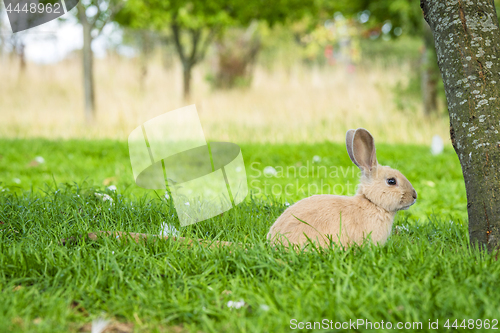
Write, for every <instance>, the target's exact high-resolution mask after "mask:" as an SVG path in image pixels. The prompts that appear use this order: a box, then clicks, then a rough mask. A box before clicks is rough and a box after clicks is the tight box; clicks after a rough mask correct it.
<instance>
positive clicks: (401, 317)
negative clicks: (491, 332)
mask: <svg viewBox="0 0 500 333" xmlns="http://www.w3.org/2000/svg"><path fill="white" fill-rule="evenodd" d="M241 148H242V152H243V157H244V159H245V164H246V172H247V175H248V182H249V187H250V189H251V194H250V195H249V196H248V198H247V200H246V201H245V202H244V203H242V204H240V205H239V206H237V207H236V208H235V209H232V210H230V211H228V212H227V213H224V214H223V215H222V216H218V217H216V218H213V219H210V220H206V221H203V222H200V223H197V224H194V225H191V226H188V227H184V228H180V226H179V223H178V219H177V216H176V212H175V209H173V206H172V202H171V200H170V199H167V198H166V197H165V196H164V193H162V192H161V191H156V192H155V191H146V190H142V189H139V188H137V187H136V185H135V184H134V182H133V178H132V173H131V168H130V162H129V160H128V151H127V145H126V143H124V142H118V141H111V140H93V141H78V140H70V141H49V140H35V139H34V140H13V139H0V155H1V156H0V176H1V178H0V181H1V184H0V186H1V187H0V221H1V224H0V290H1V294H0V295H1V296H0V297H1V301H0V327H3V328H4V329H5V328H6V330H7V331H12V332H20V331H23V332H25V331H35V332H77V331H79V330H84V331H85V330H87V331H89V330H90V326H89V323H91V322H92V321H93V320H96V319H97V318H100V317H102V318H108V319H110V320H111V321H112V322H114V323H115V328H116V329H118V328H121V329H122V331H123V332H126V331H130V332H131V331H132V330H134V331H135V332H200V331H201V332H288V331H311V329H308V327H309V326H308V324H307V322H311V325H312V327H314V322H320V323H321V324H322V325H321V327H323V328H326V326H328V327H329V329H331V331H365V330H367V331H370V329H369V326H364V325H360V326H357V327H355V326H352V325H349V327H348V328H345V326H344V328H341V327H339V326H338V325H339V323H340V325H341V323H343V322H347V323H349V321H351V323H352V322H354V321H356V320H364V321H370V322H371V323H372V324H373V325H374V329H373V331H375V328H376V327H377V325H379V326H378V327H384V329H382V328H380V329H378V330H376V331H391V330H390V329H388V328H387V325H388V323H390V324H391V325H392V326H393V327H392V328H393V329H395V328H396V327H397V325H398V323H400V322H401V323H402V325H412V326H413V328H419V331H422V332H424V331H438V330H432V329H430V328H429V323H430V322H431V323H434V324H433V325H436V323H435V322H436V321H438V323H437V325H438V327H439V331H443V330H446V328H444V327H445V326H444V325H445V324H446V323H447V320H448V319H449V320H450V321H448V325H449V327H450V328H451V329H452V330H455V328H453V327H452V326H453V325H454V324H455V327H456V328H458V329H460V330H464V328H465V329H469V328H471V327H472V326H473V327H474V328H478V327H479V324H481V325H482V327H486V320H487V319H488V320H489V322H488V325H489V327H490V328H493V326H494V325H495V323H497V322H498V319H499V318H500V297H499V296H500V295H499V291H498V281H500V263H499V262H498V261H497V260H496V259H495V257H494V255H491V254H485V253H482V252H481V251H479V250H478V249H474V248H472V247H470V246H469V244H468V233H467V219H466V218H467V215H466V199H465V189H464V185H463V178H462V175H461V170H460V165H459V163H458V159H457V157H456V156H455V153H454V152H453V151H452V150H451V149H445V151H444V152H443V154H441V155H439V156H432V155H431V154H430V152H429V148H428V147H426V146H417V145H387V144H385V145H384V144H382V145H378V146H377V148H378V150H377V152H378V154H377V157H378V160H379V162H380V163H381V164H384V165H391V166H393V167H395V168H398V169H399V170H400V171H402V172H403V174H405V175H406V176H407V178H408V179H409V180H410V182H412V184H413V185H414V187H415V189H416V190H417V192H418V195H419V198H418V200H417V203H416V204H415V205H414V206H413V207H411V208H410V209H409V210H408V211H403V212H400V213H398V215H397V218H396V221H395V227H394V229H393V235H392V236H391V237H390V239H389V241H388V242H387V244H386V245H385V246H382V247H375V246H370V245H369V244H366V245H364V246H361V247H353V248H350V249H346V250H342V249H339V248H335V249H333V248H332V249H314V248H309V249H308V250H307V251H298V250H285V249H283V248H273V247H271V246H269V245H268V244H266V242H265V235H266V232H267V230H268V229H269V227H270V225H271V224H272V223H273V222H274V220H275V219H276V218H277V216H279V214H280V213H281V212H282V211H283V210H284V209H285V208H286V207H287V205H289V204H290V203H293V201H296V200H298V199H300V198H302V197H305V196H308V195H311V194H314V193H317V192H321V189H322V188H323V192H325V191H326V190H331V191H334V192H336V193H337V194H340V193H339V192H343V194H353V192H354V188H353V187H348V186H346V184H347V182H348V181H349V182H350V183H353V184H355V183H356V175H355V173H354V172H353V169H349V168H351V167H352V164H351V162H350V161H349V158H348V156H347V154H346V151H345V147H344V146H343V145H342V144H335V143H320V144H294V145H291V144H289V145H286V144H282V145H280V144H274V145H269V144H256V143H253V144H243V145H241ZM40 157H41V158H40ZM266 167H272V168H273V170H275V171H276V172H275V173H274V172H272V173H274V175H270V174H264V172H263V170H264V169H265V168H266ZM301 167H303V168H302V169H300V168H301ZM320 167H323V168H320ZM332 167H336V168H337V169H335V168H332ZM287 168H288V169H287ZM294 168H296V170H298V171H299V170H303V171H302V173H301V174H300V175H301V177H299V178H298V179H297V178H294V177H293V174H292V173H291V172H280V171H281V170H282V169H283V170H287V171H290V170H293V169H294ZM325 168H326V169H327V170H328V171H329V172H328V173H325V172H324V170H325ZM268 170H269V168H268ZM335 170H337V171H339V170H341V171H340V172H339V173H338V174H335V173H332V172H334V171H335ZM346 170H347V171H346ZM287 184H292V185H291V186H289V187H288V188H289V189H290V190H289V192H288V193H287V195H283V191H282V190H283V189H284V188H285V186H286V185H287ZM311 184H315V185H317V186H316V187H315V186H310V185H311ZM111 185H114V186H116V190H112V189H109V188H108V187H109V186H111ZM326 185H328V186H326ZM335 185H338V186H337V187H336V186H335ZM273 191H274V192H273ZM95 193H103V194H108V195H109V196H111V198H112V199H113V201H112V202H111V201H109V200H108V201H103V200H102V197H100V196H96V195H95ZM162 223H168V224H171V225H174V226H175V227H176V228H177V229H178V230H179V233H180V235H181V236H185V237H188V238H196V239H205V240H207V241H208V242H209V241H213V240H225V241H231V242H235V243H240V244H245V245H238V244H235V245H233V246H229V247H221V248H207V247H206V246H203V245H197V244H195V245H193V246H191V247H188V246H185V245H183V244H182V243H180V242H178V241H156V242H154V241H151V240H149V241H147V242H145V243H140V244H136V243H133V242H121V241H118V240H115V239H110V238H101V239H98V240H97V241H90V240H81V241H79V242H69V243H67V244H66V245H62V244H61V243H60V239H61V238H67V237H71V236H77V235H80V234H85V233H87V232H91V231H96V230H123V231H131V232H145V233H151V234H158V233H159V231H160V225H161V224H162ZM324 319H326V321H324ZM455 319H458V320H457V321H456V322H455V323H454V321H455ZM469 319H474V320H477V319H481V320H480V321H474V322H473V323H472V322H470V321H465V322H464V320H469ZM330 321H331V322H330ZM382 321H383V322H384V324H381V322H382ZM419 322H420V323H421V325H422V326H418V325H419V324H418V323H419ZM118 323H121V325H119V324H118ZM336 323H337V329H336V328H335V324H336ZM358 323H361V322H358ZM471 323H472V324H471ZM344 325H345V324H344ZM380 325H383V326H380ZM460 325H462V327H460ZM470 325H472V326H470ZM476 325H477V326H476ZM301 327H304V328H303V329H300V328H301ZM367 327H368V329H367ZM407 327H408V326H407ZM420 327H421V329H420ZM432 327H435V326H432ZM495 327H496V328H499V327H500V326H499V324H496V326H495ZM315 328H316V329H317V330H318V331H319V326H318V324H316V326H315ZM478 330H479V329H478Z"/></svg>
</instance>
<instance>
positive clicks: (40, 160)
mask: <svg viewBox="0 0 500 333" xmlns="http://www.w3.org/2000/svg"><path fill="white" fill-rule="evenodd" d="M35 161H37V162H38V163H40V164H43V163H45V158H43V157H42V156H37V157H35Z"/></svg>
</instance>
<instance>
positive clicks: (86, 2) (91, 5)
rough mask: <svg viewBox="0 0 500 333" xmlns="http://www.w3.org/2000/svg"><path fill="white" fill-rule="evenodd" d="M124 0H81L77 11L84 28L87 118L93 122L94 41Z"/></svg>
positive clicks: (84, 79)
mask: <svg viewBox="0 0 500 333" xmlns="http://www.w3.org/2000/svg"><path fill="white" fill-rule="evenodd" d="M123 4H124V2H123V1H122V0H80V1H79V2H78V5H77V8H78V11H77V12H76V15H77V18H78V21H79V22H80V24H81V25H82V28H83V29H82V30H83V48H82V58H83V86H84V96H85V97H84V98H85V118H86V120H87V123H92V122H93V121H94V118H95V84H94V54H93V52H92V41H93V40H94V39H95V38H96V37H97V36H99V35H100V34H101V32H102V30H103V29H104V27H105V26H106V24H108V23H109V22H110V21H111V20H112V18H113V16H114V15H115V14H116V12H117V11H118V10H119V9H120V8H121V7H122V6H123Z"/></svg>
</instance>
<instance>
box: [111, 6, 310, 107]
mask: <svg viewBox="0 0 500 333" xmlns="http://www.w3.org/2000/svg"><path fill="white" fill-rule="evenodd" d="M312 6H313V5H312V4H311V3H308V2H307V1H300V0H278V1H275V2H273V4H272V5H267V6H265V5H263V2H262V1H261V0H191V1H184V0H170V1H163V0H147V1H146V0H128V1H127V4H126V6H125V7H124V8H123V10H122V11H121V12H120V13H119V15H117V18H116V21H117V22H119V23H120V24H121V25H124V26H128V27H132V28H136V29H152V30H155V31H157V32H160V33H163V34H171V36H172V40H173V42H174V45H175V48H176V52H177V55H178V56H179V60H180V61H181V64H182V70H183V95H184V98H185V99H189V97H190V93H191V76H192V69H193V68H194V66H195V65H197V64H198V63H200V62H201V61H202V60H203V59H204V57H205V54H206V52H207V50H208V47H209V46H210V44H211V43H212V42H213V40H214V38H215V36H216V35H217V34H219V33H222V32H223V30H224V29H225V28H226V27H228V26H230V25H247V24H249V23H250V22H251V21H252V20H253V19H261V20H265V21H267V22H269V23H271V24H273V23H275V22H278V21H285V20H287V19H291V18H292V19H293V18H296V17H300V16H301V15H302V14H303V13H304V11H305V10H306V8H310V7H312Z"/></svg>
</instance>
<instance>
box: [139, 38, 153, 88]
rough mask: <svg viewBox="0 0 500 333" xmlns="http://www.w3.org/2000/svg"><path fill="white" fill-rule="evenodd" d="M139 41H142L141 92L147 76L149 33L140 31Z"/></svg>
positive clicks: (144, 86) (149, 47)
mask: <svg viewBox="0 0 500 333" xmlns="http://www.w3.org/2000/svg"><path fill="white" fill-rule="evenodd" d="M141 37H142V38H141V39H142V44H141V46H142V47H141V51H142V54H141V59H140V61H141V76H140V79H139V81H140V86H141V91H145V90H146V78H147V76H148V62H149V55H150V53H151V45H150V44H151V41H150V35H149V31H147V30H142V31H141Z"/></svg>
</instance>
